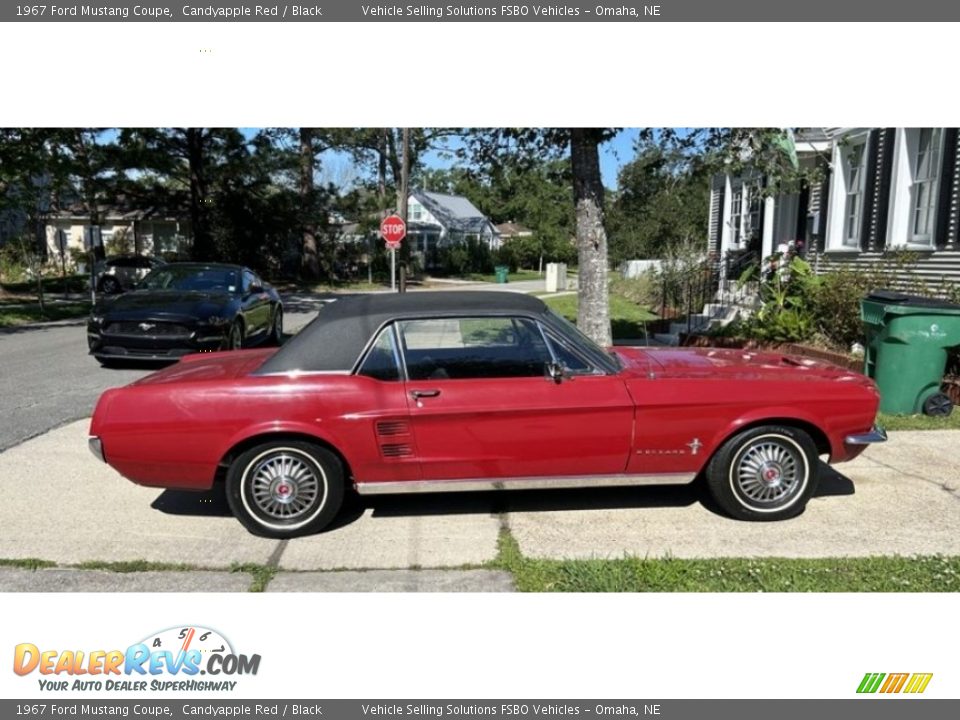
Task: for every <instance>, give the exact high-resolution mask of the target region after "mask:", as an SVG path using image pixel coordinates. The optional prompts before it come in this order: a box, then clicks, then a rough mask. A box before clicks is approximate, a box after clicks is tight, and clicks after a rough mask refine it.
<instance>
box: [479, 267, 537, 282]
mask: <svg viewBox="0 0 960 720" xmlns="http://www.w3.org/2000/svg"><path fill="white" fill-rule="evenodd" d="M543 277H544V275H541V274H540V273H538V272H537V271H536V270H517V271H516V272H512V273H508V274H507V282H519V281H521V280H540V279H541V278H543ZM461 279H462V280H473V281H474V282H491V283H492V282H496V281H497V276H496V274H495V273H467V274H466V275H463V276H461Z"/></svg>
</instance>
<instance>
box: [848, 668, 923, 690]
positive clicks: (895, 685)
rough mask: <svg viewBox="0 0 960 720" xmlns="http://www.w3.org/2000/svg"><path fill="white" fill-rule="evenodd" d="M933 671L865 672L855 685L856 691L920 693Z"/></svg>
mask: <svg viewBox="0 0 960 720" xmlns="http://www.w3.org/2000/svg"><path fill="white" fill-rule="evenodd" d="M932 678H933V673H913V674H911V673H890V674H889V675H887V674H885V673H866V674H865V675H864V676H863V680H861V681H860V685H859V686H858V687H857V692H858V693H875V692H877V691H879V692H881V693H887V694H895V693H899V692H903V693H913V694H917V693H922V692H923V691H924V690H926V689H927V685H929V684H930V680H931V679H932Z"/></svg>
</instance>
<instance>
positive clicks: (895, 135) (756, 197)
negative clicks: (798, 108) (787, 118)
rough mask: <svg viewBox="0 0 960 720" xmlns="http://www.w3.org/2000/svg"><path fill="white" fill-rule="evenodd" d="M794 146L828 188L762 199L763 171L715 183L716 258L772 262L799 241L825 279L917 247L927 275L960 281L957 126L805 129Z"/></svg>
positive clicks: (711, 241)
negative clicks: (768, 258) (770, 259)
mask: <svg viewBox="0 0 960 720" xmlns="http://www.w3.org/2000/svg"><path fill="white" fill-rule="evenodd" d="M796 145H797V155H798V159H799V162H800V163H801V165H802V166H806V167H810V168H812V167H819V168H820V169H821V171H822V177H823V180H822V181H820V182H817V183H814V184H812V185H805V186H804V187H801V188H799V189H798V190H797V191H796V192H794V193H792V194H778V195H773V196H765V195H764V193H763V182H764V179H763V178H762V177H761V176H759V174H751V173H749V172H747V173H743V174H742V175H741V176H730V175H724V174H721V175H717V176H715V177H714V178H713V184H712V187H711V198H710V199H711V203H710V212H711V214H710V233H709V245H710V250H711V251H713V252H716V253H718V254H719V255H720V256H721V257H722V258H728V259H729V258H731V257H734V258H735V257H737V256H744V257H745V258H748V257H749V256H751V255H753V256H754V257H766V256H768V255H770V254H771V253H773V252H775V251H776V250H777V249H778V247H779V246H781V245H782V244H783V243H787V242H789V241H797V240H799V241H801V243H802V246H803V248H804V250H805V252H806V253H807V255H808V259H811V260H812V261H813V263H814V267H815V268H816V269H817V271H818V272H826V271H829V270H831V269H834V268H837V267H841V266H844V265H846V266H854V267H865V266H867V265H868V264H869V263H875V262H879V261H881V260H882V259H883V258H884V256H885V253H888V252H889V251H894V250H910V251H912V252H914V253H915V254H916V257H917V265H916V272H917V273H918V274H919V275H920V276H922V277H925V278H927V279H929V280H932V281H939V280H940V279H941V278H947V279H948V280H952V281H954V282H957V281H960V244H958V222H960V202H958V195H960V145H958V143H957V128H822V129H805V130H803V131H801V132H799V133H798V134H797V139H796Z"/></svg>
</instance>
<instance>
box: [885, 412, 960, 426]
mask: <svg viewBox="0 0 960 720" xmlns="http://www.w3.org/2000/svg"><path fill="white" fill-rule="evenodd" d="M877 423H878V424H879V425H880V426H881V427H883V428H884V429H886V430H960V409H954V411H953V412H952V413H951V414H950V415H949V417H945V418H943V417H929V416H927V415H887V414H886V413H880V414H879V415H877Z"/></svg>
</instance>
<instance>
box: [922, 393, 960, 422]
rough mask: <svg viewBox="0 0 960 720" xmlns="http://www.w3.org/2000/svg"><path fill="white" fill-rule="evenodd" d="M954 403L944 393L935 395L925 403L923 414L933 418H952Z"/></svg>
mask: <svg viewBox="0 0 960 720" xmlns="http://www.w3.org/2000/svg"><path fill="white" fill-rule="evenodd" d="M952 412H953V401H952V400H951V399H950V398H949V397H948V396H947V395H945V394H944V393H939V392H938V393H934V394H933V395H931V396H930V397H928V398H927V399H926V400H924V401H923V414H924V415H930V416H931V417H950V413H952Z"/></svg>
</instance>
